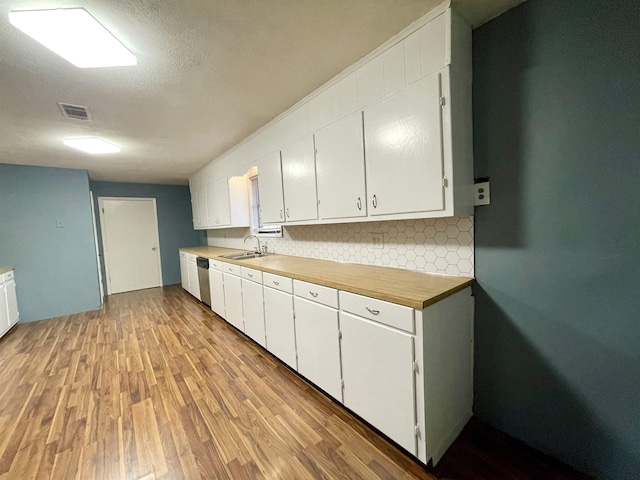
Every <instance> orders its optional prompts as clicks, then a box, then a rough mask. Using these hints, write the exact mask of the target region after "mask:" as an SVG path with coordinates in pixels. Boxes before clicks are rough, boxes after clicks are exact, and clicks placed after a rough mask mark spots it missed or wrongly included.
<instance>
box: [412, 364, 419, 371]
mask: <svg viewBox="0 0 640 480" xmlns="http://www.w3.org/2000/svg"><path fill="white" fill-rule="evenodd" d="M419 370H420V367H418V362H413V371H414V372H415V373H420V371H419Z"/></svg>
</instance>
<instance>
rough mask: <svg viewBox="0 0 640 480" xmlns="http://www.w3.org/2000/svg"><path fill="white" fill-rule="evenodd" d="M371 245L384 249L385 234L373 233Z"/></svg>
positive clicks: (370, 240)
mask: <svg viewBox="0 0 640 480" xmlns="http://www.w3.org/2000/svg"><path fill="white" fill-rule="evenodd" d="M369 243H370V244H371V245H373V248H384V233H382V232H373V233H370V234H369Z"/></svg>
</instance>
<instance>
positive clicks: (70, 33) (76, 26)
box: [9, 8, 137, 68]
mask: <svg viewBox="0 0 640 480" xmlns="http://www.w3.org/2000/svg"><path fill="white" fill-rule="evenodd" d="M9 21H10V22H11V24H12V25H13V26H14V27H16V28H19V29H20V30H22V31H23V32H24V33H26V34H27V35H29V36H30V37H31V38H33V39H34V40H36V41H38V42H40V43H41V44H42V45H44V46H45V47H47V48H48V49H49V50H52V51H53V52H55V53H57V54H58V55H60V56H61V57H62V58H64V59H65V60H67V61H69V62H71V63H72V64H74V65H75V66H76V67H79V68H95V67H118V66H126V65H135V64H136V63H137V59H136V57H135V55H134V54H133V53H131V52H130V51H129V50H128V49H127V47H125V46H124V45H123V44H122V43H120V41H119V40H118V39H117V38H116V37H114V36H113V35H112V34H111V33H110V32H109V31H108V30H107V29H106V28H104V27H103V26H102V25H101V24H100V22H98V21H97V20H96V19H95V18H93V17H92V16H91V14H90V13H89V12H87V11H86V10H85V9H84V8H58V9H55V10H23V11H17V12H9Z"/></svg>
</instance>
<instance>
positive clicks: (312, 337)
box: [294, 297, 342, 402]
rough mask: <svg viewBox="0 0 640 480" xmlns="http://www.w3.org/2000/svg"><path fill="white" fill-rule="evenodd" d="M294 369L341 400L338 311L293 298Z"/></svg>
mask: <svg viewBox="0 0 640 480" xmlns="http://www.w3.org/2000/svg"><path fill="white" fill-rule="evenodd" d="M294 309H295V312H296V322H295V323H296V348H297V353H298V372H300V374H301V375H304V376H305V377H307V378H308V379H309V380H310V381H312V382H313V383H315V384H316V385H317V386H318V387H320V388H321V389H322V390H324V391H325V392H327V393H328V394H329V395H331V396H332V397H333V398H335V399H336V400H338V401H340V402H342V386H341V383H340V382H341V380H342V374H341V372H340V343H339V342H340V341H339V338H338V337H339V331H338V311H337V310H336V309H334V308H330V307H325V306H324V305H320V304H319V303H314V302H310V301H308V300H304V299H302V298H300V297H295V299H294Z"/></svg>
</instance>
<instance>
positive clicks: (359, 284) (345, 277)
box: [180, 247, 474, 310]
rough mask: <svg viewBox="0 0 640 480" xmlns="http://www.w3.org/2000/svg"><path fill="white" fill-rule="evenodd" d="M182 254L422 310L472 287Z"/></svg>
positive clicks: (396, 274)
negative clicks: (219, 261)
mask: <svg viewBox="0 0 640 480" xmlns="http://www.w3.org/2000/svg"><path fill="white" fill-rule="evenodd" d="M180 250H181V251H183V252H187V253H193V254H195V255H198V256H201V257H207V258H212V259H216V260H221V261H223V262H227V263H232V264H234V265H241V266H244V267H248V268H255V269H256V270H261V271H263V272H268V273H274V274H276V275H282V276H284V277H290V278H294V279H297V280H303V281H305V282H311V283H316V284H318V285H324V286H326V287H331V288H336V289H338V290H345V291H347V292H352V293H358V294H360V295H366V296H368V297H373V298H377V299H379V300H386V301H387V302H392V303H397V304H400V305H406V306H407V307H412V308H416V309H418V310H422V309H423V308H425V307H427V306H429V305H432V304H434V303H436V302H438V301H440V300H442V299H444V298H446V297H448V296H450V295H453V294H454V293H456V292H459V291H460V290H462V289H464V288H465V287H468V286H469V285H471V284H472V283H473V280H474V279H473V278H471V277H449V276H445V275H435V274H430V273H421V272H412V271H409V270H401V269H397V268H389V267H375V266H371V265H359V264H355V263H339V262H333V261H330V260H317V259H314V258H305V257H294V256H290V255H280V254H271V255H267V256H266V257H260V258H251V259H247V260H230V259H228V258H221V255H228V254H230V253H235V252H243V251H246V250H234V249H230V248H221V247H191V248H181V249H180Z"/></svg>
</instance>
